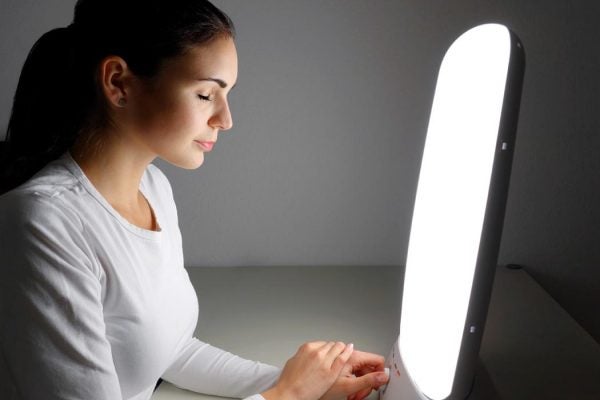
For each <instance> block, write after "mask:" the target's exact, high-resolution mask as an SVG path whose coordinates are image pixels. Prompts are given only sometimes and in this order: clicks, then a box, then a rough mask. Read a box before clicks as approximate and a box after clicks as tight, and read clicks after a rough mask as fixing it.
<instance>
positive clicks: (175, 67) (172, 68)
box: [163, 37, 238, 86]
mask: <svg viewBox="0 0 600 400" xmlns="http://www.w3.org/2000/svg"><path fill="white" fill-rule="evenodd" d="M163 72H164V73H168V74H174V76H177V77H180V78H184V79H193V80H195V79H204V78H216V79H221V80H223V81H225V82H226V83H227V85H228V86H231V85H233V84H234V83H235V81H236V80H237V72H238V59H237V51H236V48H235V43H234V41H233V39H231V38H228V37H223V38H218V39H215V40H213V41H211V42H209V43H207V44H203V45H201V46H195V47H192V48H191V49H189V50H188V51H187V52H185V53H184V54H183V55H181V56H178V57H175V58H173V59H170V60H168V61H167V62H166V63H165V64H164V68H163Z"/></svg>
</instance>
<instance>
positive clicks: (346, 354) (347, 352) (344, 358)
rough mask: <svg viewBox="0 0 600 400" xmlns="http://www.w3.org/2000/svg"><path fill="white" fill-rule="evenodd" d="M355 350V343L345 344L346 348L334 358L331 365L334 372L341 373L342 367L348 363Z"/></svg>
mask: <svg viewBox="0 0 600 400" xmlns="http://www.w3.org/2000/svg"><path fill="white" fill-rule="evenodd" d="M353 352H354V344H352V343H349V344H348V345H345V347H344V350H343V351H342V352H341V353H340V354H339V355H338V356H337V358H335V360H333V364H332V365H331V369H332V370H333V372H334V373H336V374H339V373H341V371H342V369H343V368H344V366H345V365H346V363H347V362H348V360H349V359H350V357H351V356H352V353H353ZM350 372H351V371H350Z"/></svg>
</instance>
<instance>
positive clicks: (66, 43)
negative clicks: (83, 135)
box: [0, 28, 93, 193]
mask: <svg viewBox="0 0 600 400" xmlns="http://www.w3.org/2000/svg"><path fill="white" fill-rule="evenodd" d="M76 48H77V46H76V45H75V40H74V35H73V32H72V29H71V28H57V29H53V30H51V31H49V32H47V33H45V34H44V35H43V36H42V37H41V38H40V39H39V40H38V41H37V42H36V43H35V44H34V45H33V47H32V49H31V51H30V52H29V55H28V56H27V59H26V61H25V64H24V65H23V69H22V71H21V76H20V77H19V83H18V85H17V91H16V93H15V96H14V100H13V108H12V112H11V116H10V120H9V123H8V129H7V134H6V142H5V143H4V145H3V148H2V149H1V154H0V193H4V192H6V191H8V190H10V189H12V188H14V187H16V186H18V185H20V184H21V183H23V182H25V181H26V180H27V179H29V178H30V177H31V176H32V175H34V174H35V173H36V172H37V171H39V170H40V169H41V168H42V167H43V166H44V165H46V164H47V163H48V162H50V161H51V160H53V159H55V158H58V157H59V156H60V155H61V154H62V153H64V152H65V151H67V150H68V149H69V148H70V147H71V146H72V145H73V143H74V141H75V139H76V137H77V134H78V131H79V128H80V127H81V126H82V122H83V119H84V117H85V114H86V108H87V106H89V99H90V98H93V93H92V94H89V93H88V94H86V93H85V90H86V88H87V89H88V90H89V87H88V85H85V80H84V79H83V78H84V77H83V76H81V75H82V74H81V70H80V68H77V67H76V60H77V58H78V57H77V54H76V53H77V50H76ZM92 90H93V86H92Z"/></svg>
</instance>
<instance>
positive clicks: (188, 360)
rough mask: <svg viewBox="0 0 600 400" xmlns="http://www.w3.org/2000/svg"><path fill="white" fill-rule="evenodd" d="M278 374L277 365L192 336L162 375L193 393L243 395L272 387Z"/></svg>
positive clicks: (240, 396) (249, 394)
mask: <svg viewBox="0 0 600 400" xmlns="http://www.w3.org/2000/svg"><path fill="white" fill-rule="evenodd" d="M280 373H281V370H280V369H279V368H276V367H273V366H270V365H267V364H263V363H260V362H256V361H250V360H246V359H243V358H241V357H238V356H235V355H233V354H231V353H228V352H226V351H224V350H221V349H219V348H216V347H214V346H211V345H209V344H206V343H203V342H201V341H199V340H198V339H196V338H192V339H190V340H189V341H188V343H187V344H186V345H185V346H183V347H182V349H181V350H180V351H179V353H178V354H177V356H176V357H175V361H174V362H173V363H172V364H171V366H170V367H169V368H168V369H167V371H165V373H164V374H163V376H162V377H163V379H165V380H166V381H169V382H171V383H173V384H174V385H176V386H178V387H180V388H183V389H188V390H192V391H194V392H198V393H205V394H211V395H218V396H227V397H237V398H244V397H247V396H251V395H254V394H256V393H260V392H262V391H264V390H267V389H269V388H270V387H272V386H273V385H274V384H275V382H277V380H278V379H279V375H280Z"/></svg>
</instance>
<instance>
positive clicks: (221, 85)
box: [198, 78, 235, 89]
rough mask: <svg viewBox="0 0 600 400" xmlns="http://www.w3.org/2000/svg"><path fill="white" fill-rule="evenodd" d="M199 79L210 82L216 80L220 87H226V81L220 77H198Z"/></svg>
mask: <svg viewBox="0 0 600 400" xmlns="http://www.w3.org/2000/svg"><path fill="white" fill-rule="evenodd" d="M198 80H199V81H210V82H216V83H217V84H218V85H219V86H220V87H221V88H222V89H225V88H226V87H227V82H225V81H224V80H222V79H219V78H200V79H198ZM234 87H235V85H233V86H232V87H231V89H233V88H234Z"/></svg>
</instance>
